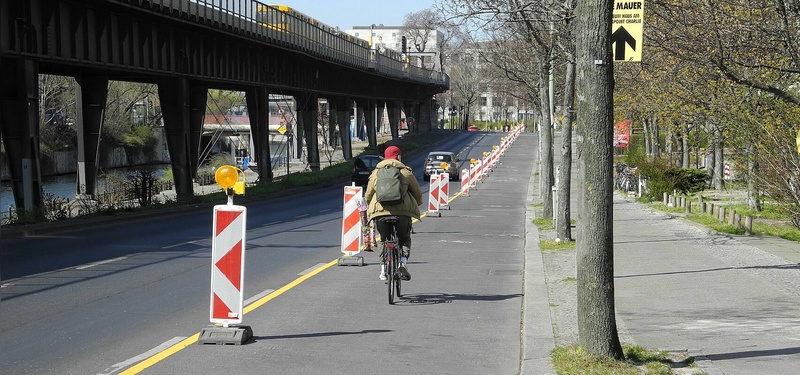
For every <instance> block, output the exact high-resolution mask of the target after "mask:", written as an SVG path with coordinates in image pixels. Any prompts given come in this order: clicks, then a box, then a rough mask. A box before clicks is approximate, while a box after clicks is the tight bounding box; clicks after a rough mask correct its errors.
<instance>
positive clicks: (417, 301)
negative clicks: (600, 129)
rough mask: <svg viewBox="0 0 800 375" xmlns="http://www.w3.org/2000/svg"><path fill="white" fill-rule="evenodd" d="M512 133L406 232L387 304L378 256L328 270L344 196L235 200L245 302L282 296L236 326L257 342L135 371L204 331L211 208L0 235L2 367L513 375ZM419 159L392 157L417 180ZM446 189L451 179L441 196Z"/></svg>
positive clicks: (518, 154) (518, 279)
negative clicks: (466, 192) (503, 151)
mask: <svg viewBox="0 0 800 375" xmlns="http://www.w3.org/2000/svg"><path fill="white" fill-rule="evenodd" d="M503 135H504V134H501V133H463V134H459V135H458V136H456V137H452V138H450V139H449V140H447V141H446V142H445V143H441V144H439V145H437V146H436V147H437V149H442V150H451V151H456V152H459V156H460V158H461V159H462V162H463V161H466V160H468V159H469V158H470V157H480V156H481V154H482V153H483V152H484V151H489V150H490V149H491V147H492V146H493V145H497V144H499V143H500V140H499V138H500V137H501V136H503ZM525 136H526V137H522V138H521V140H522V139H524V140H525V142H522V144H521V145H518V146H516V148H515V149H514V152H513V153H509V154H508V155H507V156H506V157H505V158H507V159H508V160H509V162H508V163H507V164H506V168H505V169H504V170H503V169H502V168H498V171H497V172H492V175H490V176H488V177H487V181H486V182H485V183H482V184H480V185H479V186H478V188H477V189H474V190H473V193H472V194H470V196H469V197H459V198H458V199H455V200H454V201H453V202H452V203H451V206H450V207H449V209H443V210H442V211H441V212H442V217H426V218H424V219H423V220H422V222H420V223H417V224H415V226H414V228H415V230H416V232H417V233H416V234H415V235H414V237H413V241H414V250H413V253H412V258H411V260H410V269H411V271H412V274H413V279H412V281H411V282H409V283H406V284H404V294H405V296H404V299H403V300H401V301H400V302H399V303H398V304H396V305H394V306H390V305H388V303H387V301H386V288H385V286H384V284H383V283H382V282H380V281H379V280H378V278H377V274H378V269H379V268H378V267H379V266H378V265H377V255H372V254H368V253H367V254H366V261H367V262H366V265H365V266H362V267H343V266H341V267H337V266H332V265H331V264H332V262H333V264H335V260H336V259H337V257H339V256H340V255H341V252H340V250H339V239H340V237H341V233H340V232H341V218H342V212H341V209H342V208H341V207H342V186H332V187H327V188H323V189H317V190H313V191H310V192H307V193H305V194H301V195H287V196H285V197H276V199H270V200H267V201H264V202H259V203H248V205H247V209H248V217H247V222H248V231H247V250H246V252H247V257H246V260H247V263H246V269H245V286H244V290H245V304H246V305H248V304H250V303H253V302H254V301H258V300H261V299H263V298H264V297H265V296H268V295H270V293H272V292H274V291H276V290H280V289H281V288H283V287H285V286H287V285H291V284H293V283H296V285H295V286H293V287H291V288H289V289H287V291H285V292H282V293H281V294H280V295H277V296H275V297H274V298H273V299H271V300H270V301H269V302H268V303H264V304H263V305H262V306H260V307H259V308H257V309H254V310H252V311H251V312H249V313H248V315H246V316H245V319H244V323H245V324H248V325H251V326H252V327H253V330H254V332H255V337H254V338H253V340H251V341H250V342H248V343H247V344H246V345H241V346H214V345H211V346H208V345H192V346H189V347H187V348H185V349H182V350H179V351H177V352H174V353H172V352H170V354H171V355H169V356H167V357H166V358H165V359H163V360H161V361H158V362H157V363H153V364H152V365H148V367H146V368H144V369H142V363H144V362H142V361H144V360H146V359H147V358H149V357H151V356H152V355H154V354H156V353H163V350H164V349H167V348H169V347H170V346H172V345H173V344H175V343H178V342H180V341H181V340H183V339H185V338H186V337H192V336H193V335H195V334H196V333H197V332H199V331H200V330H201V329H203V328H205V327H207V326H209V324H210V323H209V322H208V315H209V307H208V301H209V289H210V288H209V285H210V272H209V270H210V255H211V254H210V248H211V243H210V242H211V240H210V237H211V221H212V215H211V211H210V210H209V211H208V212H204V211H201V212H185V213H173V214H170V215H166V214H157V215H153V216H152V217H148V218H146V219H139V220H135V221H127V222H123V223H114V222H113V220H109V222H101V223H95V224H93V225H91V227H88V228H84V229H80V230H70V231H63V232H58V233H54V234H51V235H39V236H35V237H27V238H20V239H2V246H3V248H4V249H5V250H4V253H6V254H7V256H5V257H4V259H3V264H2V267H3V268H2V276H3V277H4V279H3V281H2V289H0V293H2V303H0V332H2V336H0V372H2V373H3V374H9V375H11V374H34V373H35V374H116V373H138V372H139V371H140V369H141V373H147V374H160V373H164V374H175V373H195V374H219V373H227V372H230V371H247V372H259V373H265V372H269V373H320V372H326V373H334V374H335V373H364V374H366V373H375V372H378V371H385V370H386V369H387V367H388V368H392V369H396V370H402V371H404V372H408V373H443V374H444V373H459V374H471V373H474V374H485V373H516V372H518V371H519V361H520V356H521V349H520V325H521V322H520V311H521V304H522V271H523V260H522V259H523V256H524V254H523V250H524V231H525V229H524V215H525V212H524V211H525V207H524V202H525V198H524V196H525V193H526V192H527V186H528V181H529V177H530V172H531V168H532V165H533V155H534V150H535V142H536V138H535V135H533V134H526V135H525ZM518 143H520V142H519V141H518ZM423 157H424V153H418V154H416V155H408V157H406V158H405V159H404V161H406V162H407V163H408V164H410V165H412V166H413V167H414V169H415V172H416V173H417V175H418V176H420V178H421V173H422V169H421V166H422V158H423ZM421 185H422V186H423V188H424V190H426V193H425V196H426V199H427V182H424V181H423V182H421ZM458 190H459V189H458V183H457V182H453V183H452V184H451V196H452V195H454V194H455V193H456V192H458ZM221 203H223V202H221ZM425 207H426V206H423V209H424V208H425ZM8 249H13V250H12V251H9V250H8ZM309 272H312V273H314V276H312V277H308V278H307V279H306V280H304V281H302V282H301V283H297V280H298V278H303V277H304V276H303V275H309ZM162 355H163V354H162ZM137 366H138V367H137ZM259 369H261V370H259Z"/></svg>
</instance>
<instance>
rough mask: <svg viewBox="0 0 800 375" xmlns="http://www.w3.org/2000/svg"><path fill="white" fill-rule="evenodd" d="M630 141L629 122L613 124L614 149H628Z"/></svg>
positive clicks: (623, 121)
mask: <svg viewBox="0 0 800 375" xmlns="http://www.w3.org/2000/svg"><path fill="white" fill-rule="evenodd" d="M630 139H631V120H622V121H620V122H618V123H616V124H614V147H628V143H629V142H630Z"/></svg>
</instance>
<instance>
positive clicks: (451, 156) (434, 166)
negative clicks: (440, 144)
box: [423, 151, 461, 181]
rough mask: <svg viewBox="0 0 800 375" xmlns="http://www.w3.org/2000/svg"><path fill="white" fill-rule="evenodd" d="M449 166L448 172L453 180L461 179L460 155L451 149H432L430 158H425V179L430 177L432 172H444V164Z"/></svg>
mask: <svg viewBox="0 0 800 375" xmlns="http://www.w3.org/2000/svg"><path fill="white" fill-rule="evenodd" d="M443 164H445V165H446V166H447V173H448V174H449V175H450V180H451V181H459V180H460V179H461V171H459V169H458V156H456V154H455V152H450V151H431V152H430V153H429V154H428V158H427V159H425V171H424V172H423V174H424V175H425V179H426V180H428V179H430V177H431V175H432V174H440V173H444V171H445V169H444V168H442V165H443Z"/></svg>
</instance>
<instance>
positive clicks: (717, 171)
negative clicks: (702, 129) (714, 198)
mask: <svg viewBox="0 0 800 375" xmlns="http://www.w3.org/2000/svg"><path fill="white" fill-rule="evenodd" d="M724 150H725V140H724V139H723V137H722V128H720V127H719V125H716V124H715V125H714V176H713V178H712V181H713V183H714V190H716V191H723V190H725V180H724V178H723V176H724V173H725V171H724V169H725V153H724Z"/></svg>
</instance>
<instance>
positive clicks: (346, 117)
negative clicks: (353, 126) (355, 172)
mask: <svg viewBox="0 0 800 375" xmlns="http://www.w3.org/2000/svg"><path fill="white" fill-rule="evenodd" d="M352 104H353V101H352V100H350V99H349V98H345V97H338V98H336V99H335V113H336V123H337V124H338V126H339V134H340V136H341V140H342V155H343V156H344V158H345V159H346V160H350V159H352V158H353V137H355V136H356V134H351V133H350V114H351V113H352ZM356 123H358V122H357V121H356Z"/></svg>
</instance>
